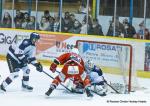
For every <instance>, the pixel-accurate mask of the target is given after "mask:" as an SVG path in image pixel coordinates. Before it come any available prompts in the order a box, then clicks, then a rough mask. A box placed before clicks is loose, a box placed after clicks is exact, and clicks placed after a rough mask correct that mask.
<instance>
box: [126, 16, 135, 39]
mask: <svg viewBox="0 0 150 106" xmlns="http://www.w3.org/2000/svg"><path fill="white" fill-rule="evenodd" d="M123 25H124V28H125V34H124V38H133V36H134V35H135V34H136V31H135V28H134V27H133V26H132V25H131V24H129V22H128V19H124V20H123Z"/></svg>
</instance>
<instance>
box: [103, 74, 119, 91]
mask: <svg viewBox="0 0 150 106" xmlns="http://www.w3.org/2000/svg"><path fill="white" fill-rule="evenodd" d="M103 80H104V83H105V84H106V85H108V86H109V87H110V88H111V89H112V90H114V91H115V92H116V93H117V94H121V93H120V92H118V91H117V90H116V89H115V88H113V87H112V86H111V85H110V84H108V83H107V81H106V80H105V79H104V77H103Z"/></svg>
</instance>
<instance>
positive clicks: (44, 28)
mask: <svg viewBox="0 0 150 106" xmlns="http://www.w3.org/2000/svg"><path fill="white" fill-rule="evenodd" d="M40 30H42V31H49V30H50V24H49V21H48V20H47V19H46V18H45V17H44V16H42V18H41V22H40Z"/></svg>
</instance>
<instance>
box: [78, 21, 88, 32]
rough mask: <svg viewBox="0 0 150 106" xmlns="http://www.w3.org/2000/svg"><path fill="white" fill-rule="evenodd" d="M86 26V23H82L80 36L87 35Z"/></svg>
mask: <svg viewBox="0 0 150 106" xmlns="http://www.w3.org/2000/svg"><path fill="white" fill-rule="evenodd" d="M87 26H88V25H87V24H86V21H84V20H83V21H82V26H81V31H80V34H87V32H88V27H87Z"/></svg>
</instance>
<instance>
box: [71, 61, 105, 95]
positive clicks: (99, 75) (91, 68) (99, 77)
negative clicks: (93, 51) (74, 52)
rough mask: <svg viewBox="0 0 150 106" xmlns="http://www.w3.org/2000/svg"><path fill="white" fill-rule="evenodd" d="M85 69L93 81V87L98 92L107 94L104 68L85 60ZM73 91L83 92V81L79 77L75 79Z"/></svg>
mask: <svg viewBox="0 0 150 106" xmlns="http://www.w3.org/2000/svg"><path fill="white" fill-rule="evenodd" d="M85 70H86V73H87V74H88V76H89V78H90V81H91V85H92V87H91V89H92V90H93V91H94V92H97V93H98V94H100V95H102V96H105V95H106V93H107V86H106V85H105V79H104V76H103V72H102V70H101V69H100V68H99V67H97V66H96V65H94V64H93V62H92V61H90V60H88V61H86V62H85ZM72 91H73V92H75V93H80V94H82V93H83V91H84V90H83V83H82V82H80V81H79V80H78V79H74V81H73V87H72Z"/></svg>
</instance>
